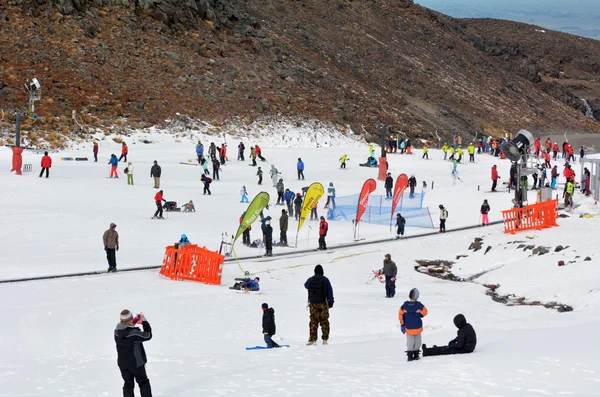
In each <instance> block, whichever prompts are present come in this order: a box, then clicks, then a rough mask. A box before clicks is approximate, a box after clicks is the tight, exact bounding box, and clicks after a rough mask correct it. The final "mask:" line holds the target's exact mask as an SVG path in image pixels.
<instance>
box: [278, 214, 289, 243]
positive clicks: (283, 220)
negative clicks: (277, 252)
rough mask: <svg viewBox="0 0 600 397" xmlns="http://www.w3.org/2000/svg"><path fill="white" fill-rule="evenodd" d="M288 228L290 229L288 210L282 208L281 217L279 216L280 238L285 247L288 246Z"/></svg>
mask: <svg viewBox="0 0 600 397" xmlns="http://www.w3.org/2000/svg"><path fill="white" fill-rule="evenodd" d="M287 230H288V214H287V211H286V210H281V217H280V218H279V240H281V245H282V246H283V247H287V246H288V241H287Z"/></svg>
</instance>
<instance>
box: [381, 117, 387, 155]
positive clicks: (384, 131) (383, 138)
mask: <svg viewBox="0 0 600 397" xmlns="http://www.w3.org/2000/svg"><path fill="white" fill-rule="evenodd" d="M386 133H387V127H386V126H385V125H384V126H383V127H381V157H385V156H386V154H385V136H386Z"/></svg>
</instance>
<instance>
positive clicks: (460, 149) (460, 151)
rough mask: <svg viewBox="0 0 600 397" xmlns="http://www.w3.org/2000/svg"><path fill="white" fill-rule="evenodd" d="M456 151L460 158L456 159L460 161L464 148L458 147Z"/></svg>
mask: <svg viewBox="0 0 600 397" xmlns="http://www.w3.org/2000/svg"><path fill="white" fill-rule="evenodd" d="M456 153H457V154H458V160H456V161H457V162H459V163H460V161H461V160H462V156H463V150H462V148H461V147H460V146H459V147H458V149H456Z"/></svg>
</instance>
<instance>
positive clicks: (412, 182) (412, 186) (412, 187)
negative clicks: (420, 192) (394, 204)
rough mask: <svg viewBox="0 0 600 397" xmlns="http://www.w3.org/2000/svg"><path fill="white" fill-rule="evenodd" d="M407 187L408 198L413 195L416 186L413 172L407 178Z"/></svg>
mask: <svg viewBox="0 0 600 397" xmlns="http://www.w3.org/2000/svg"><path fill="white" fill-rule="evenodd" d="M408 187H409V188H410V195H409V196H408V197H409V198H413V197H415V188H416V187H417V178H415V176H414V174H413V175H411V176H410V178H408Z"/></svg>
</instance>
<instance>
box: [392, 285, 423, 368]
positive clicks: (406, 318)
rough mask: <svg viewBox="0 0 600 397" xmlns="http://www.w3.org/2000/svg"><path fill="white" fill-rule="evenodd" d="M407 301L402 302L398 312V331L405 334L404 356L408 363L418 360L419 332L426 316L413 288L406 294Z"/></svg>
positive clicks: (417, 292)
mask: <svg viewBox="0 0 600 397" xmlns="http://www.w3.org/2000/svg"><path fill="white" fill-rule="evenodd" d="M408 298H409V299H410V300H409V301H406V302H404V304H403V305H402V307H401V308H400V310H399V311H398V320H400V330H401V331H402V333H403V334H406V355H407V356H408V361H414V360H418V359H419V353H420V349H421V342H422V340H421V332H423V321H422V320H421V319H422V318H423V317H425V316H426V315H427V308H426V307H425V306H424V305H423V304H422V303H421V302H419V301H418V299H419V290H418V289H416V288H413V289H411V290H410V293H409V294H408Z"/></svg>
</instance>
